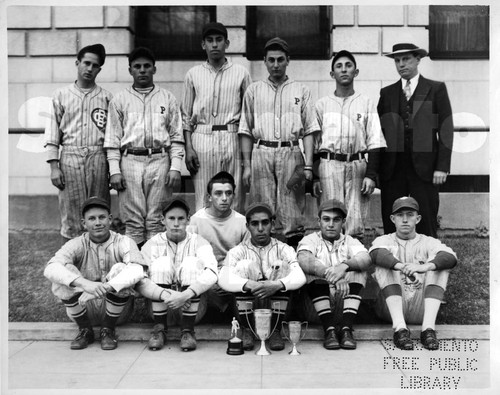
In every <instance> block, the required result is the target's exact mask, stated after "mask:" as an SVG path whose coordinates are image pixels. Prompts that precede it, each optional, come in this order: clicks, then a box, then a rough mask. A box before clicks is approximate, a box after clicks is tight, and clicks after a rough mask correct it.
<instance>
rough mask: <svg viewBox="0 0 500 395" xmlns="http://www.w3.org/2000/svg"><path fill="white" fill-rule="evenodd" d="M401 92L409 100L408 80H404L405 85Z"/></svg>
mask: <svg viewBox="0 0 500 395" xmlns="http://www.w3.org/2000/svg"><path fill="white" fill-rule="evenodd" d="M403 92H404V93H405V96H406V100H408V101H409V100H410V97H411V88H410V80H406V85H405V87H404V89H403Z"/></svg>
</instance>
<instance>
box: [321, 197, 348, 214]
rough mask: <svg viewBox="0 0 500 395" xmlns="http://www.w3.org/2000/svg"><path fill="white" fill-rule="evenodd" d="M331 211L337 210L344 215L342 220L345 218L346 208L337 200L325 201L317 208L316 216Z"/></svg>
mask: <svg viewBox="0 0 500 395" xmlns="http://www.w3.org/2000/svg"><path fill="white" fill-rule="evenodd" d="M329 210H330V211H331V210H338V211H340V212H342V214H344V218H345V217H347V208H346V206H345V205H344V203H342V202H341V201H340V200H337V199H329V200H325V201H324V202H323V203H321V204H320V205H319V207H318V215H320V214H321V213H322V212H323V211H329Z"/></svg>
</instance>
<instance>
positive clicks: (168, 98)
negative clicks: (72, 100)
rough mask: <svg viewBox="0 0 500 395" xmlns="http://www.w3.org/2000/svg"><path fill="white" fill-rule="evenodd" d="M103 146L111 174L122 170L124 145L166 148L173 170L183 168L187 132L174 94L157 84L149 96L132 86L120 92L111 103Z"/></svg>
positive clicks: (128, 146)
mask: <svg viewBox="0 0 500 395" xmlns="http://www.w3.org/2000/svg"><path fill="white" fill-rule="evenodd" d="M104 148H106V149H107V156H108V161H109V166H110V174H111V175H113V174H118V173H120V169H119V161H120V156H121V155H120V149H122V150H123V149H125V148H166V149H168V150H169V151H170V158H171V162H172V163H171V169H174V170H179V171H180V170H181V164H182V158H183V157H184V135H183V133H182V122H181V114H180V108H179V105H178V103H177V100H176V98H175V96H174V95H173V94H172V93H171V92H169V91H168V90H166V89H163V88H160V87H158V86H155V87H154V89H153V90H152V91H151V92H149V93H148V94H146V95H143V94H141V93H139V92H137V91H136V90H135V89H133V88H132V87H129V88H127V89H125V90H123V91H121V92H119V93H118V94H117V95H116V96H115V97H114V98H113V100H112V101H111V103H110V105H109V119H108V125H107V127H106V137H105V140H104Z"/></svg>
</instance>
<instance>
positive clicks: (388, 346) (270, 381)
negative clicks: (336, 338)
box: [8, 323, 496, 394]
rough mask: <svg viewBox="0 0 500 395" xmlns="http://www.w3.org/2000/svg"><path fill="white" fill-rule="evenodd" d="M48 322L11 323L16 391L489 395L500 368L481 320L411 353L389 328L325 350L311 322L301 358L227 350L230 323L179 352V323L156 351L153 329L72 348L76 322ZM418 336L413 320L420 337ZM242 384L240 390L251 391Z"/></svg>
mask: <svg viewBox="0 0 500 395" xmlns="http://www.w3.org/2000/svg"><path fill="white" fill-rule="evenodd" d="M40 325H41V324H14V323H11V324H10V325H9V349H8V388H9V389H10V390H14V391H13V393H23V394H24V393H38V390H40V389H52V391H49V392H48V393H54V391H53V390H55V389H61V390H65V391H63V392H61V393H67V390H68V389H71V390H79V389H82V390H83V389H91V388H99V389H115V390H116V389H118V390H125V389H130V390H133V389H171V390H174V389H178V390H182V393H186V390H187V389H198V390H200V391H199V393H207V392H208V390H209V389H242V390H243V389H247V390H252V391H251V393H255V389H273V390H272V392H270V393H276V389H286V390H285V393H295V391H293V390H292V389H304V388H308V389H313V390H314V392H316V391H317V390H319V391H320V392H321V391H322V390H323V389H325V390H326V389H343V392H344V391H345V390H348V389H363V392H365V391H366V390H374V389H394V390H404V392H407V393H408V392H413V390H419V389H425V390H428V391H426V392H427V393H436V392H435V391H433V390H437V389H440V390H448V392H456V390H459V389H478V390H479V389H484V390H481V393H483V394H484V393H486V392H489V391H487V389H488V388H489V387H490V378H491V375H490V373H493V372H490V340H489V327H488V326H483V325H480V326H467V327H464V326H462V327H450V326H442V327H438V328H437V329H438V333H440V334H441V338H442V339H444V340H442V342H441V348H440V350H438V351H433V352H431V351H428V350H425V349H422V348H421V346H420V343H419V342H418V340H416V339H415V346H416V349H415V350H414V351H412V352H403V351H401V350H398V349H395V348H394V346H393V344H392V341H391V340H389V337H390V336H389V335H390V329H389V330H388V328H387V327H385V326H384V327H380V326H379V327H375V326H363V327H360V328H357V330H356V332H355V334H356V336H357V337H358V339H365V340H360V341H359V342H358V349H357V350H355V351H347V350H338V351H327V350H325V349H324V348H323V347H322V346H321V342H320V341H319V340H318V339H320V331H319V328H315V327H313V328H311V330H310V331H309V333H308V334H307V336H306V338H305V340H304V341H303V342H302V343H301V344H300V345H299V347H298V348H299V351H300V352H301V353H302V355H300V356H295V357H294V356H290V355H288V351H289V349H290V347H289V345H288V344H287V348H286V350H284V351H279V352H273V353H272V355H269V356H257V355H255V351H249V352H245V354H244V355H240V356H229V355H227V354H226V347H227V342H226V341H225V339H227V338H228V337H229V332H230V328H222V327H213V326H208V325H207V326H203V327H201V328H199V329H198V331H197V334H199V336H198V337H199V338H200V339H204V338H205V339H206V338H209V339H212V340H199V341H198V349H197V350H196V351H194V352H189V353H186V352H182V351H181V350H180V349H179V345H178V341H177V339H176V337H177V331H176V329H175V328H173V329H172V330H171V331H170V334H169V341H168V344H167V346H166V347H165V348H164V349H163V350H160V351H156V352H152V351H149V350H148V349H147V343H146V339H147V338H148V333H149V330H150V328H149V327H148V326H144V325H136V326H132V327H122V328H118V333H119V334H120V343H119V347H118V349H117V350H115V351H102V350H101V349H100V345H99V343H98V342H96V343H94V344H92V345H91V346H90V347H89V348H87V349H85V350H81V351H72V350H70V349H69V343H68V340H67V339H71V338H73V337H74V334H75V328H76V327H75V326H74V324H69V323H68V324H65V323H64V324H42V326H43V325H45V327H44V328H41V329H40V330H38V331H37V330H35V327H40ZM51 329H52V330H51ZM411 329H412V328H411ZM418 333H419V331H418V328H416V327H415V329H414V330H413V332H412V337H415V338H416V337H417V336H418ZM452 333H455V335H454V336H453V335H451V334H452ZM43 334H45V335H43ZM377 337H378V339H377ZM44 338H45V339H44ZM46 338H50V339H58V340H47V339H46ZM493 376H495V375H493ZM495 377H496V376H495ZM18 389H26V390H27V391H16V390H18ZM29 390H32V391H33V392H31V391H29ZM242 390H238V394H240V393H246V391H242ZM329 391H330V390H329ZM175 392H176V391H175ZM220 392H221V391H216V393H220ZM259 392H260V391H259ZM264 392H266V391H264ZM330 392H331V391H330ZM85 393H87V391H85ZM92 393H101V391H98V392H95V391H94V392H92ZM170 393H172V391H169V394H170ZM228 393H235V392H234V391H229V392H228ZM280 393H281V391H280ZM297 393H301V394H304V391H303V390H302V391H298V392H297ZM307 393H310V391H308V392H307Z"/></svg>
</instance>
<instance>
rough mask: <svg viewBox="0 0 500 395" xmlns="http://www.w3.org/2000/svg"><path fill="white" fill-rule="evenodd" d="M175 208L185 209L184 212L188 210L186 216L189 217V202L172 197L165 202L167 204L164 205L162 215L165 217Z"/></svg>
mask: <svg viewBox="0 0 500 395" xmlns="http://www.w3.org/2000/svg"><path fill="white" fill-rule="evenodd" d="M174 207H181V208H183V209H184V210H186V214H187V215H189V211H190V209H189V205H188V204H187V202H186V201H185V200H184V199H182V198H180V197H171V198H169V199H167V200H166V201H165V204H164V205H163V208H162V210H161V213H162V214H163V215H165V213H166V212H167V211H168V210H170V209H171V208H174Z"/></svg>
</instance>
